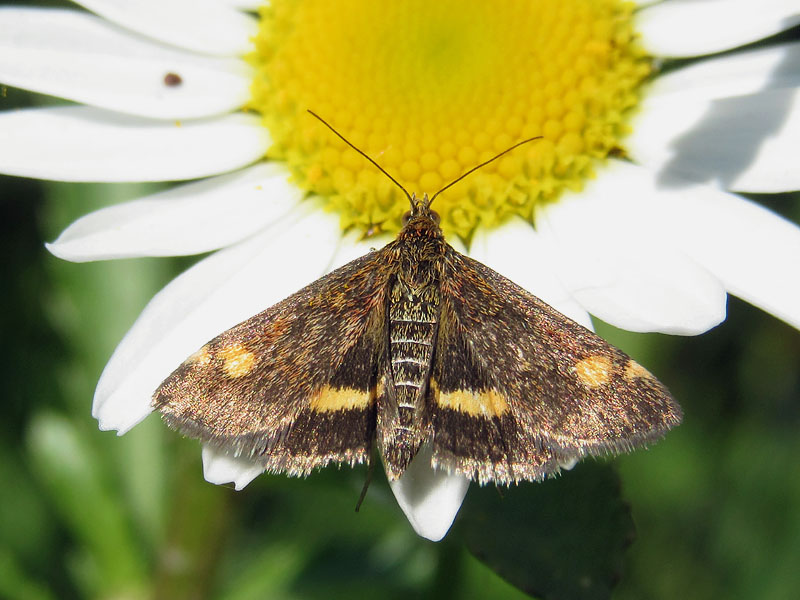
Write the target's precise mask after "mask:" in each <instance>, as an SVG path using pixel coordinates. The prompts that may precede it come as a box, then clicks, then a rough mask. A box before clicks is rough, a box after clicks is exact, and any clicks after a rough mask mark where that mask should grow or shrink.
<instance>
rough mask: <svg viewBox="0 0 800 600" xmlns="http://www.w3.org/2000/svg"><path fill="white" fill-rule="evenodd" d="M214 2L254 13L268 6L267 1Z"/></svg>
mask: <svg viewBox="0 0 800 600" xmlns="http://www.w3.org/2000/svg"><path fill="white" fill-rule="evenodd" d="M216 1H217V2H221V3H222V4H227V5H228V6H233V7H234V8H239V9H241V10H249V11H255V10H257V9H258V8H259V7H261V6H265V5H267V4H269V2H268V1H267V0H216Z"/></svg>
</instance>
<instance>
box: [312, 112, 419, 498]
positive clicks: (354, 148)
mask: <svg viewBox="0 0 800 600" xmlns="http://www.w3.org/2000/svg"><path fill="white" fill-rule="evenodd" d="M306 110H307V111H308V112H309V113H311V116H313V117H316V118H317V119H319V120H320V121H322V124H323V125H325V127H327V128H328V129H330V130H331V131H332V132H333V133H335V134H336V135H338V136H339V138H340V139H341V140H342V141H343V142H344V143H345V144H347V145H348V146H350V147H351V148H352V149H353V150H355V151H356V152H358V153H359V154H360V155H361V156H363V157H364V158H366V159H367V160H368V161H369V162H371V163H372V164H373V165H375V166H376V167H378V170H380V172H381V173H383V174H384V175H386V176H387V177H388V178H389V179H391V180H392V181H393V182H394V184H395V185H396V186H397V187H399V188H400V189H401V190H403V193H404V194H405V195H406V198H408V201H409V202H410V203H411V204H414V201H413V200H412V199H411V194H409V193H408V190H406V188H404V187H403V186H402V185H400V182H399V181H397V179H395V178H394V177H392V176H391V175H389V173H388V172H387V171H386V169H384V168H383V167H382V166H380V165H379V164H378V163H376V162H375V161H374V160H372V158H371V157H370V156H369V155H368V154H367V153H366V152H364V151H363V150H359V149H358V148H356V147H355V146H354V145H353V144H352V142H350V141H349V140H348V139H347V138H346V137H344V136H343V135H342V134H341V133H339V132H338V131H336V130H335V129H334V128H333V125H331V124H330V123H328V122H327V121H326V120H325V119H323V118H322V117H320V116H319V115H318V114H317V113H315V112H314V111H313V110H311V109H308V108H307V109H306ZM365 493H366V490H365Z"/></svg>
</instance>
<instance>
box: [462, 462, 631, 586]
mask: <svg viewBox="0 0 800 600" xmlns="http://www.w3.org/2000/svg"><path fill="white" fill-rule="evenodd" d="M501 494H502V497H501ZM459 530H460V533H461V534H462V535H463V537H464V539H465V541H466V544H467V547H468V548H469V549H470V551H471V552H472V553H473V554H475V556H476V557H478V558H479V559H480V560H482V561H483V562H485V563H486V564H487V565H489V566H490V567H491V568H492V569H493V570H494V571H496V572H497V573H498V574H499V575H501V576H502V577H504V578H505V579H507V580H508V581H509V582H511V583H512V584H514V585H515V586H517V587H518V588H520V589H521V590H524V591H526V592H527V593H529V594H532V595H535V596H538V597H541V598H544V599H546V600H577V599H582V600H583V599H591V600H595V599H597V600H599V599H605V598H609V597H610V595H611V589H612V588H613V587H614V585H615V583H616V582H617V580H618V579H619V577H620V575H621V572H622V567H623V559H624V553H625V549H626V548H627V547H628V545H629V544H630V542H631V541H632V540H633V537H634V526H633V521H632V519H631V516H630V510H629V508H628V506H627V504H626V503H625V502H623V500H622V499H621V498H620V488H619V478H618V477H617V475H616V473H615V472H614V470H613V469H612V467H610V466H608V465H602V464H597V463H593V462H585V463H581V464H580V465H579V466H578V467H576V468H575V469H574V471H572V472H566V473H564V474H563V475H562V476H561V477H557V478H554V479H548V480H546V481H544V482H542V483H540V484H529V483H524V484H521V485H519V486H516V487H513V488H508V489H501V490H498V489H497V488H495V487H492V486H486V487H484V488H480V489H474V490H470V494H469V495H468V497H467V501H466V503H465V505H464V508H463V509H462V515H461V517H460V522H459Z"/></svg>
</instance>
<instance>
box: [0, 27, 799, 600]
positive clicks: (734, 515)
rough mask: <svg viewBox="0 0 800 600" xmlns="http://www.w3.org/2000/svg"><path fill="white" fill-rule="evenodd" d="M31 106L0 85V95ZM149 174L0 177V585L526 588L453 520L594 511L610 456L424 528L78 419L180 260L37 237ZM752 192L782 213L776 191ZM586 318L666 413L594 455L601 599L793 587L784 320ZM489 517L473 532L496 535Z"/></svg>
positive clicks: (18, 593)
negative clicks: (235, 479) (94, 250)
mask: <svg viewBox="0 0 800 600" xmlns="http://www.w3.org/2000/svg"><path fill="white" fill-rule="evenodd" d="M793 35H795V37H796V35H797V32H796V31H795V32H794V34H793ZM43 101H44V100H43V99H42V98H41V97H32V96H30V95H28V94H25V93H23V92H21V91H18V90H15V89H13V88H2V93H1V94H0V109H8V108H13V107H19V106H28V105H32V104H33V103H42V102H43ZM154 189H156V188H154V187H153V186H144V185H116V186H114V185H90V184H69V185H68V184H60V183H48V182H38V181H32V180H27V179H21V178H11V177H0V228H2V234H0V249H1V250H2V261H0V265H1V266H0V268H1V269H2V279H1V281H2V284H3V293H2V295H1V296H0V302H2V306H0V320H1V322H2V332H1V335H2V337H1V338H0V339H2V344H3V356H2V361H0V369H2V380H3V381H4V389H5V394H4V397H3V399H2V403H0V432H2V436H1V437H0V598H20V599H29V598H30V599H49V598H234V599H242V600H244V599H250V598H253V599H255V598H339V597H341V598H346V597H347V598H351V597H359V596H366V597H381V598H395V597H396V598H400V597H409V596H410V597H436V598H489V597H491V598H495V597H496V598H517V597H526V596H525V595H524V594H523V593H522V592H521V591H519V590H517V589H516V588H514V587H513V586H512V585H510V584H509V583H507V582H506V581H505V580H504V579H503V578H501V577H499V576H498V575H497V574H495V572H494V571H493V570H492V568H490V567H489V566H487V565H486V564H485V563H484V562H482V561H481V560H479V559H477V558H476V557H475V554H473V553H472V552H471V551H470V550H469V549H468V546H469V548H471V549H472V550H473V551H474V550H475V549H476V547H479V546H480V545H481V542H480V541H478V542H475V541H474V539H475V530H476V527H479V526H480V525H477V526H476V522H478V523H479V521H476V519H475V518H472V517H470V516H469V515H476V514H477V515H480V514H481V513H480V508H479V506H478V505H479V504H480V503H481V502H483V500H480V499H481V498H485V497H486V492H487V491H491V494H493V495H494V496H496V498H495V500H496V501H494V504H493V505H492V506H494V507H495V508H496V507H500V510H503V507H504V506H512V505H514V503H515V502H516V503H517V505H519V504H520V503H523V508H524V507H527V506H529V511H530V512H529V513H526V511H525V510H524V509H523V510H520V511H517V512H514V513H513V514H514V518H515V519H517V521H515V522H516V523H518V525H519V529H520V531H522V532H526V531H528V530H527V529H526V527H528V526H529V525H530V526H531V527H533V524H534V522H536V520H537V519H539V521H538V523H539V525H541V523H542V522H543V521H542V519H543V518H544V517H543V515H542V513H543V512H544V511H543V510H540V509H539V505H537V502H538V500H537V498H541V502H542V503H543V504H542V506H544V505H546V503H547V502H552V499H553V498H556V499H558V498H559V494H563V495H567V494H569V495H571V496H573V497H571V498H563V499H564V501H565V502H567V501H569V502H574V503H576V505H577V504H580V505H582V506H585V507H587V510H588V509H595V508H597V506H595V505H597V504H602V503H603V502H605V500H602V501H599V500H597V499H596V497H595V496H594V495H593V493H592V489H594V488H593V487H592V486H593V485H595V484H594V483H593V482H594V481H596V480H595V479H593V477H595V475H596V473H597V472H600V471H601V470H602V472H603V473H605V470H607V469H610V467H606V466H600V467H597V466H592V465H585V466H579V467H577V468H576V469H575V470H574V471H573V472H570V473H567V474H566V475H564V476H563V477H562V478H561V479H560V481H561V483H559V481H558V480H557V481H556V482H550V481H548V482H546V483H544V484H541V485H540V486H539V485H538V484H524V485H522V486H519V487H518V488H512V489H509V490H504V491H502V495H501V494H498V493H497V492H494V491H493V490H487V489H484V490H483V494H481V493H478V492H477V489H476V488H475V487H473V489H472V490H471V491H470V494H469V495H468V497H467V503H466V505H465V509H464V514H465V515H466V516H463V518H460V519H459V521H457V523H456V526H455V527H454V529H453V531H452V532H451V533H450V535H449V536H448V537H447V538H445V541H444V542H442V543H439V544H434V543H431V542H428V541H426V540H423V539H420V538H418V537H417V536H416V535H415V534H414V533H413V531H412V530H411V527H410V526H409V525H408V523H407V521H406V520H405V518H404V517H403V515H402V513H401V512H400V510H399V508H398V507H397V505H396V503H395V501H394V499H393V497H392V495H391V493H390V491H389V489H388V486H387V484H386V482H385V480H384V479H383V478H382V475H380V474H379V473H376V475H377V477H376V480H375V481H374V482H373V484H372V487H371V488H370V490H369V493H368V496H367V500H366V502H365V504H364V506H363V507H362V510H361V512H360V513H359V514H355V513H354V511H353V507H354V505H355V502H356V499H357V498H358V493H359V491H360V489H361V486H362V484H363V480H364V475H365V472H364V470H363V469H355V470H350V469H343V470H337V469H335V468H333V469H327V470H326V471H323V472H320V473H317V474H314V475H313V476H311V477H309V478H308V479H305V480H296V479H288V478H285V477H278V476H262V477H260V478H258V479H257V480H256V481H255V482H253V483H252V484H251V485H250V486H249V487H248V488H246V490H245V491H243V492H235V491H233V490H232V489H230V488H227V487H222V486H213V485H211V484H208V483H206V482H205V481H204V480H203V478H202V469H201V463H200V452H199V446H198V445H197V444H196V443H195V442H192V441H188V440H183V439H180V438H179V437H178V436H177V435H176V434H174V433H173V432H171V431H169V430H167V429H166V428H165V427H164V426H163V425H162V424H161V422H160V421H159V419H158V418H157V417H155V416H151V417H150V418H148V419H147V420H146V421H145V422H144V423H143V424H142V425H140V426H138V427H136V428H135V429H134V430H133V431H131V432H130V433H129V434H127V435H125V436H124V437H117V436H116V435H115V434H114V433H111V432H100V431H98V430H97V424H96V422H95V421H94V419H92V417H91V413H90V411H91V400H92V395H93V392H94V386H95V384H96V382H97V379H98V377H99V375H100V372H101V371H102V369H103V366H104V365H105V362H106V360H107V359H108V357H109V356H110V355H111V353H112V351H113V350H114V348H115V346H116V344H117V343H118V342H119V340H120V339H121V337H122V336H123V334H124V333H125V332H126V331H127V329H128V328H129V327H130V325H131V324H132V323H133V321H134V320H135V318H136V317H137V315H138V314H139V312H140V311H141V309H142V308H143V307H144V305H145V304H146V302H147V301H148V300H149V299H150V298H151V297H152V295H153V294H154V293H155V292H156V291H158V290H159V289H160V288H161V287H162V286H163V285H165V284H166V283H167V282H168V281H170V279H171V278H172V277H174V276H175V275H176V274H177V273H179V272H180V271H182V270H183V269H185V268H186V267H187V266H188V265H190V264H192V263H193V262H194V261H195V260H196V259H194V258H192V259H140V260H121V261H113V262H101V263H90V264H71V263H67V262H63V261H60V260H58V259H56V258H54V257H53V256H51V255H50V254H48V253H47V251H46V250H45V248H44V246H43V242H44V241H47V240H52V239H54V238H55V237H56V236H57V235H58V233H59V232H60V231H61V230H62V229H63V228H64V227H66V226H67V225H68V224H69V223H70V222H72V221H73V220H74V219H76V218H77V217H79V216H81V215H84V214H86V213H88V212H90V211H91V210H94V209H96V208H98V207H101V206H105V205H108V204H113V203H116V202H120V201H123V200H125V199H130V198H134V197H137V196H139V195H141V194H144V193H147V192H149V191H153V190H154ZM757 200H758V201H760V202H762V203H763V204H764V205H766V206H768V207H769V208H771V209H772V210H774V211H776V212H778V213H780V214H782V215H784V216H786V217H787V218H789V219H791V220H793V221H794V222H800V202H798V200H800V198H798V196H797V195H779V196H763V197H758V198H757ZM798 258H800V257H798ZM765 268H769V265H765ZM783 276H786V277H795V278H796V277H797V276H798V273H784V274H783ZM598 330H599V332H600V333H601V334H602V335H604V336H605V337H607V338H608V339H609V340H610V341H612V342H613V343H615V344H617V345H619V346H621V347H622V348H623V349H624V350H625V351H627V352H628V353H629V354H631V355H632V356H634V357H635V358H636V359H637V360H639V361H640V362H642V363H644V364H645V365H647V366H648V368H649V369H650V370H652V371H653V372H655V373H656V374H657V375H658V376H659V378H660V379H661V380H662V381H663V382H664V383H666V384H667V386H668V387H669V388H670V389H671V390H672V391H673V393H674V395H675V396H676V397H677V398H678V399H679V401H680V402H681V404H682V406H683V408H684V411H685V422H684V424H683V425H682V426H681V427H679V428H678V429H677V430H675V431H674V432H672V433H670V434H669V435H668V436H667V438H666V439H665V440H664V441H663V442H661V443H659V444H658V445H655V446H653V447H652V448H651V449H649V450H646V451H640V452H636V453H634V454H631V455H627V456H623V457H620V458H618V459H616V460H614V461H613V462H612V464H613V465H614V468H616V469H617V470H618V472H619V475H620V479H621V494H622V497H623V498H624V499H625V500H626V501H627V503H628V504H629V505H630V517H632V519H633V523H635V528H636V534H635V539H634V537H633V535H632V533H631V531H630V528H629V527H626V526H620V527H619V528H617V529H615V530H614V531H616V532H617V533H618V534H619V536H620V540H622V538H624V540H622V541H615V542H614V544H616V546H615V547H619V548H623V547H624V546H627V545H628V544H630V546H629V547H628V548H627V551H626V552H625V554H624V556H622V555H620V556H619V559H620V560H619V561H616V562H614V561H612V562H613V564H611V565H610V566H608V567H607V569H608V570H609V572H610V575H609V576H610V580H611V581H617V580H618V581H619V583H618V585H617V587H616V588H615V590H614V592H613V597H615V598H625V599H628V598H630V599H639V598H654V599H673V598H688V599H693V598H743V599H744V598H748V599H750V598H763V599H776V600H778V599H781V600H782V599H786V598H797V597H800V567H799V566H798V565H800V435H798V432H800V367H799V365H800V332H798V331H796V330H794V329H793V328H791V327H789V326H787V325H785V324H783V323H782V322H780V321H778V320H776V319H774V318H772V317H771V316H769V315H767V314H765V313H763V312H761V311H759V310H757V309H755V308H753V307H751V306H749V305H747V304H745V303H743V302H740V301H738V300H736V299H734V298H731V299H730V300H729V304H728V319H727V320H726V321H725V322H724V323H723V324H722V325H721V326H719V327H717V328H716V329H714V330H712V331H711V332H709V333H707V334H705V335H703V336H699V337H694V338H678V337H669V336H663V335H637V334H631V333H627V332H622V331H619V330H615V329H613V328H611V327H608V326H606V325H603V324H598ZM378 471H380V470H379V469H378ZM609 472H610V471H609ZM600 477H601V479H602V478H603V477H607V475H601V476H600ZM569 478H575V479H574V481H581V480H583V481H585V482H587V483H586V485H584V487H582V488H581V487H580V486H578V487H577V488H575V485H577V484H573V483H572V480H570V479H569ZM581 478H582V479H581ZM559 485H561V486H562V488H558V487H556V486H559ZM610 485H611V487H614V486H615V485H616V484H614V483H612V484H610ZM570 486H573V487H570ZM576 489H577V491H576ZM570 491H571V492H570ZM598 493H599V492H598ZM615 493H616V492H615ZM548 494H549V495H550V499H549V500H548V498H547V497H546V496H547V495H548ZM562 497H563V496H562ZM602 498H606V496H602ZM471 503H472V505H471ZM620 506H622V505H620ZM476 507H477V508H476ZM515 510H516V509H515ZM615 510H616V509H615ZM470 511H472V512H470ZM537 513H538V514H537ZM622 513H624V515H623V517H624V518H623V517H620V518H621V519H623V520H624V519H628V518H629V517H628V516H627V515H628V512H627V509H625V508H624V507H623V508H621V509H619V510H616V512H615V513H614V514H615V515H617V516H619V515H622ZM587 514H588V513H587ZM592 514H601V513H592ZM545 516H546V515H545ZM591 518H594V519H595V523H596V527H595V526H594V525H593V524H592V523H591V522H589V523H584V522H583V521H580V523H579V525H580V526H579V527H578V528H577V530H576V527H574V526H573V527H570V525H575V523H569V522H566V520H565V521H564V522H563V527H562V526H561V523H559V522H558V520H553V519H551V520H550V521H546V520H545V521H544V522H545V523H549V529H548V530H547V532H546V533H542V531H543V530H542V529H538V530H537V532H538V533H537V534H536V536H535V537H532V536H529V537H527V538H526V540H525V541H523V542H521V543H520V546H519V551H518V552H516V550H517V547H516V546H513V547H512V548H511V549H512V550H514V551H515V552H516V554H517V557H516V560H519V561H520V563H521V565H523V566H522V567H521V569H522V570H523V571H524V574H523V575H522V578H523V579H524V578H525V577H533V576H534V575H535V573H536V572H537V560H539V559H538V558H537V556H539V554H538V553H541V552H547V551H548V550H549V549H556V548H558V549H559V550H558V552H556V551H555V550H553V551H552V552H551V554H561V555H562V557H563V558H565V559H566V560H572V558H571V553H572V552H574V553H575V556H577V555H578V554H580V553H581V552H582V551H585V552H584V553H585V554H587V555H588V556H596V559H597V562H598V563H599V562H602V561H603V560H604V559H605V558H606V557H605V556H601V554H603V552H602V551H601V550H595V548H596V547H597V548H599V546H595V545H593V544H595V543H596V542H595V541H592V540H595V539H596V538H598V537H601V536H606V532H605V530H604V527H606V526H608V525H609V523H608V519H606V518H605V517H603V518H599V517H591ZM591 518H590V520H591ZM527 519H530V522H531V523H530V524H528V523H526V520H527ZM501 520H502V519H501ZM600 521H602V522H600ZM626 522H627V521H626ZM539 525H537V527H538V526H539ZM487 527H489V526H488V525H486V526H484V529H486V528H487ZM507 527H508V528H509V529H507V530H504V529H503V526H502V525H498V524H493V525H491V530H492V531H491V533H492V535H493V536H495V537H496V538H498V539H500V540H504V539H505V538H504V537H503V536H508V535H511V529H513V527H514V526H512V525H507ZM565 531H568V532H569V533H568V534H567V533H563V532H565ZM584 535H585V540H586V541H585V542H584V541H583V540H584V537H583V536H584ZM606 537H608V536H606ZM470 539H472V540H473V541H472V542H471V543H469V544H465V540H466V541H467V542H469V541H470ZM515 539H516V538H515ZM623 541H624V543H623ZM582 546H586V547H585V548H582ZM563 548H566V549H567V550H562V549H563ZM620 552H621V550H620ZM500 560H504V559H500ZM488 562H489V563H490V564H492V561H491V560H490V561H488ZM494 566H496V565H494ZM540 568H541V565H540ZM604 568H605V567H604ZM500 570H501V571H502V569H500ZM504 574H505V575H506V576H508V573H507V572H506V573H504ZM509 578H510V579H511V580H512V581H518V578H517V579H515V578H514V577H513V576H512V577H509ZM535 589H539V588H535ZM569 596H570V594H569V593H564V594H562V595H560V596H559V595H558V594H556V593H553V597H569ZM587 596H591V597H600V596H596V595H595V594H594V592H592V594H587ZM601 596H602V594H601Z"/></svg>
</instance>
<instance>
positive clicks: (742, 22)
mask: <svg viewBox="0 0 800 600" xmlns="http://www.w3.org/2000/svg"><path fill="white" fill-rule="evenodd" d="M797 23H800V12H798V10H797V0H759V1H758V2H753V0H703V1H702V2H698V1H697V0H671V1H670V2H662V3H659V4H656V5H655V6H650V7H647V8H643V9H642V10H640V11H639V12H638V13H637V30H638V31H639V32H640V33H641V35H642V44H643V45H644V47H645V49H646V50H647V51H648V52H649V53H650V54H656V55H660V56H699V55H701V54H711V53H713V52H720V51H722V50H728V49H730V48H736V47H737V46H743V45H744V44H749V43H750V42H755V41H757V40H760V39H762V38H765V37H767V36H770V35H772V34H774V33H778V32H780V31H784V30H786V29H789V28H790V27H793V26H794V25H796V24H797Z"/></svg>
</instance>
